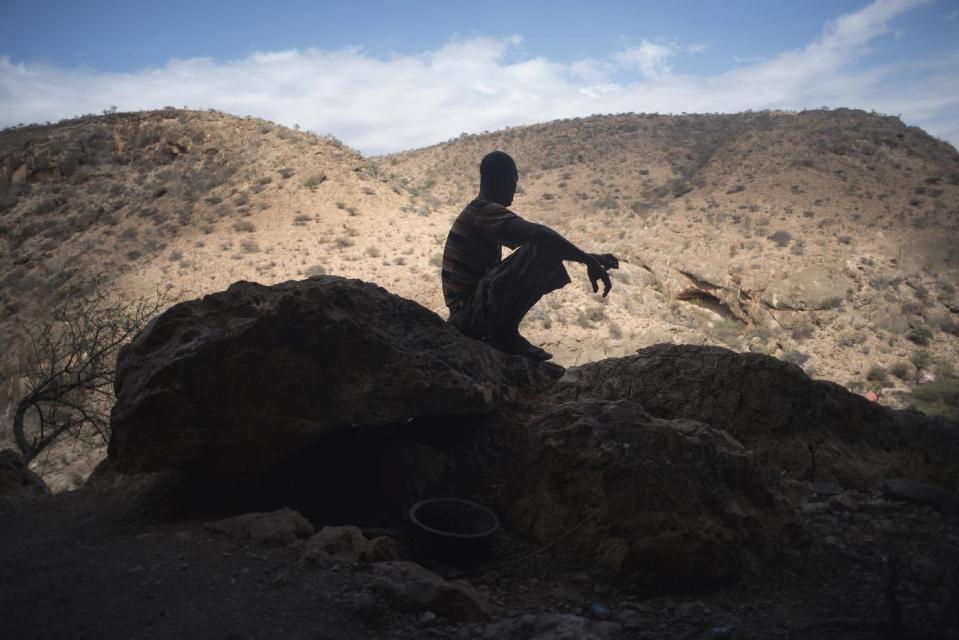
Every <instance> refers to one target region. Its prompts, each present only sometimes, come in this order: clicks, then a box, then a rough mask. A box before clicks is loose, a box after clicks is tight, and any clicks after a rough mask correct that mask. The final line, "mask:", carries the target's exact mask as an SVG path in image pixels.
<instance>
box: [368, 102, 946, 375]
mask: <svg viewBox="0 0 959 640" xmlns="http://www.w3.org/2000/svg"><path fill="white" fill-rule="evenodd" d="M497 148H498V149H503V150H505V151H507V152H508V153H510V154H512V155H513V156H514V157H515V158H516V160H517V163H518V165H519V168H520V193H519V194H518V195H517V198H516V200H515V202H514V205H513V209H515V210H516V211H517V212H519V213H520V214H521V215H524V216H526V217H527V218H529V219H531V220H535V221H538V222H544V223H546V224H549V225H552V226H555V227H556V228H557V229H559V230H561V231H562V232H564V233H566V234H568V235H569V237H570V238H571V239H573V240H574V241H575V242H577V243H580V244H581V245H582V246H583V247H584V248H587V250H589V248H592V250H595V251H597V252H599V251H604V252H605V251H612V252H614V253H616V254H618V255H619V256H620V257H621V258H623V259H625V260H626V261H627V262H628V264H627V265H626V266H625V267H624V268H623V269H621V270H620V272H619V273H617V274H616V275H617V276H618V277H617V281H618V282H617V283H616V284H615V285H614V290H613V293H612V294H611V295H610V297H609V299H608V300H606V301H604V300H602V299H600V298H595V297H594V298H592V299H591V298H590V297H589V296H583V295H582V292H583V291H584V290H585V287H586V284H585V282H584V280H585V279H584V278H582V277H580V279H579V280H578V281H575V280H574V284H575V287H573V288H569V289H575V291H563V292H561V293H560V294H558V295H556V296H555V298H556V300H550V301H549V302H548V304H547V305H545V306H544V305H540V307H539V308H537V309H536V310H534V315H533V317H532V318H531V320H530V322H528V323H527V325H528V328H527V331H528V332H529V333H530V335H531V337H532V338H534V339H535V340H539V341H541V342H547V343H550V344H551V345H552V347H553V348H554V349H556V350H557V351H559V352H560V353H562V354H563V356H562V357H561V360H563V361H566V362H576V361H578V362H583V361H587V360H594V359H597V358H598V357H602V356H603V355H619V354H621V353H629V352H632V351H633V350H634V349H635V348H637V347H639V346H644V345H647V344H653V343H655V342H660V341H677V342H691V343H704V342H705V343H719V344H725V345H728V346H731V347H733V348H736V349H740V350H746V349H749V350H754V351H763V352H767V353H772V354H776V355H778V356H780V357H784V358H787V359H790V360H792V361H794V362H796V363H797V364H802V365H803V366H804V367H805V368H806V370H807V371H809V372H810V373H812V374H813V375H816V376H820V377H825V378H830V379H833V380H836V381H838V382H840V383H843V384H849V385H850V386H852V387H853V388H859V389H861V388H863V387H864V386H867V385H868V386H869V387H880V386H893V385H894V383H895V384H898V385H899V386H903V385H904V383H905V384H908V383H911V382H914V379H915V376H916V375H917V373H918V371H917V367H916V366H915V364H919V365H921V368H929V369H933V370H935V369H936V368H938V369H941V370H942V371H943V372H944V373H946V374H949V373H950V372H951V371H952V363H953V362H954V361H955V359H956V354H957V345H959V342H957V339H956V333H957V329H956V326H957V325H956V318H955V314H956V312H957V311H959V302H957V298H956V290H955V286H956V283H957V281H959V278H957V275H959V245H957V240H959V155H957V154H956V150H955V149H954V148H953V147H951V146H950V145H948V144H946V143H943V142H941V141H938V140H936V139H934V138H932V137H930V136H929V135H927V134H925V133H924V132H923V131H921V130H919V129H916V128H914V127H907V126H905V125H903V124H902V122H900V121H899V120H898V119H897V118H893V117H882V116H876V115H870V114H867V113H865V112H861V111H850V110H845V109H840V110H835V111H810V112H802V113H746V114H738V115H690V116H651V115H617V116H594V117H590V118H585V119H574V120H565V121H559V122H552V123H546V124H540V125H534V126H529V127H520V128H515V129H508V130H505V131H500V132H496V133H490V134H484V135H478V136H462V137H460V138H459V139H457V140H453V141H450V142H447V143H444V144H440V145H436V146H433V147H429V148H426V149H421V150H415V151H408V152H404V153H399V154H395V155H390V156H386V157H383V158H379V159H378V161H379V162H380V164H381V166H382V167H383V172H386V171H390V172H392V173H393V175H394V177H395V179H396V180H398V181H399V182H401V183H402V184H404V185H406V186H408V187H410V188H411V190H412V191H413V193H414V194H415V195H416V196H417V197H418V199H419V201H420V202H422V203H423V204H424V205H426V206H430V207H434V208H437V209H439V210H444V211H448V212H454V211H456V210H457V209H458V207H459V206H460V203H462V202H464V201H467V200H468V199H469V198H470V197H472V195H473V193H474V191H475V189H476V186H475V183H476V175H475V174H476V165H477V162H478V159H479V158H481V157H482V155H483V154H484V153H486V152H488V151H489V150H492V149H497ZM574 278H575V276H574ZM910 338H911V339H910ZM873 367H882V368H883V369H885V370H886V371H888V370H890V369H895V370H896V371H897V373H900V374H901V377H902V378H903V380H897V379H896V378H895V377H894V376H889V375H888V374H887V375H886V378H887V379H883V380H871V381H868V382H867V381H866V380H865V378H866V377H867V374H868V373H869V370H870V369H872V368H873ZM872 377H873V378H882V377H883V376H882V375H881V374H880V372H879V371H878V370H876V371H874V372H873V376H872Z"/></svg>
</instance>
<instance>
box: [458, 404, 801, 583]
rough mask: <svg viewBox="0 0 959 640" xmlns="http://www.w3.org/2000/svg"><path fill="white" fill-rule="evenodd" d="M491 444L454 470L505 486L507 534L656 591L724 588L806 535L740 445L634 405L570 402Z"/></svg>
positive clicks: (499, 433)
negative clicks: (509, 531) (583, 560)
mask: <svg viewBox="0 0 959 640" xmlns="http://www.w3.org/2000/svg"><path fill="white" fill-rule="evenodd" d="M483 435H484V438H487V439H488V440H489V441H490V442H493V443H496V444H494V445H493V446H492V447H490V448H486V447H484V446H473V447H470V448H464V450H462V451H459V452H457V453H456V454H454V456H453V462H454V464H453V465H451V468H453V469H459V470H460V473H462V475H463V476H471V477H473V478H475V479H476V481H477V482H478V483H479V484H480V485H487V486H489V487H497V486H498V487H499V491H498V493H497V494H492V495H490V494H487V495H484V496H483V499H485V500H489V501H490V504H495V505H497V506H498V507H499V509H500V510H501V512H502V513H503V516H504V520H505V522H506V524H507V526H509V527H510V528H511V529H513V530H515V531H518V532H520V533H522V534H526V535H530V536H531V537H532V538H534V539H535V540H536V541H537V542H538V543H541V544H550V543H554V542H557V541H559V544H558V548H559V549H560V550H561V551H563V552H564V553H566V554H569V555H572V556H575V557H581V558H588V559H589V560H590V564H591V565H592V566H597V567H605V568H606V569H607V570H608V571H609V572H610V574H611V575H612V576H615V577H616V578H617V579H619V580H621V581H623V582H625V583H630V584H633V585H636V586H639V587H640V588H642V589H643V590H645V591H648V592H661V591H686V592H688V591H699V590H704V589H708V588H711V587H715V586H717V585H719V584H722V583H724V582H728V581H731V580H733V579H735V578H736V577H737V576H739V575H740V574H742V573H744V572H749V571H752V570H756V569H758V568H759V567H761V566H762V565H763V564H765V563H766V562H768V561H769V560H770V559H771V558H775V557H777V556H779V555H780V554H781V553H782V551H783V549H784V548H786V547H787V546H789V545H790V544H794V543H796V542H797V541H798V540H799V539H800V537H801V529H800V527H799V526H798V524H797V522H796V517H795V514H794V512H793V510H792V509H791V508H790V507H789V505H788V504H787V503H786V501H785V499H784V498H783V497H782V494H781V493H779V492H778V490H777V488H776V487H775V485H767V484H765V483H764V478H763V476H762V474H761V473H760V471H759V469H757V467H756V466H755V464H754V463H753V460H752V456H751V455H750V454H749V453H748V452H747V451H746V450H745V449H744V448H743V446H742V445H741V444H740V443H739V442H737V441H736V440H735V439H734V438H733V437H731V436H730V435H729V434H728V433H726V432H725V431H721V430H719V429H714V428H712V427H710V426H708V425H705V424H702V423H699V422H695V421H692V420H683V419H679V420H661V419H658V418H654V417H653V416H651V415H650V414H649V413H647V412H646V411H645V410H644V409H643V407H642V406H640V405H639V404H638V403H636V402H633V401H631V400H618V401H614V400H579V401H575V400H574V401H569V402H564V403H561V404H559V405H558V406H552V407H549V408H548V409H546V410H545V412H544V413H543V414H542V415H540V416H539V417H537V418H533V419H532V420H531V421H529V422H528V423H525V424H523V425H522V426H519V425H513V424H511V423H510V422H508V421H506V420H500V421H498V422H495V423H494V424H491V425H490V428H489V430H488V432H487V433H485V434H483ZM506 442H511V443H512V444H511V445H509V446H503V443H506ZM460 480H461V478H457V479H456V481H454V484H466V485H467V486H468V481H467V482H466V483H460Z"/></svg>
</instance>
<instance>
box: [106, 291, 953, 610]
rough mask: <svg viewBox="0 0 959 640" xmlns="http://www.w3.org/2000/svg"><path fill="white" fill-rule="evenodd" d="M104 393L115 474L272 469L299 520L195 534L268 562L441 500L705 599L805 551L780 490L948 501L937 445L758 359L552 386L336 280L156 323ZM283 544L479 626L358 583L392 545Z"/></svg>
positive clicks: (257, 519) (570, 375)
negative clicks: (931, 485)
mask: <svg viewBox="0 0 959 640" xmlns="http://www.w3.org/2000/svg"><path fill="white" fill-rule="evenodd" d="M119 372H120V373H119V375H118V378H117V397H118V401H117V405H116V407H115V408H114V412H113V416H112V417H113V429H114V431H113V435H112V439H111V442H110V456H111V460H112V461H113V463H114V464H115V465H116V467H117V468H118V469H119V470H120V471H121V472H129V471H144V470H151V469H160V468H165V467H199V468H202V469H203V471H205V472H207V473H210V472H217V471H228V472H236V471H247V470H266V469H267V468H268V467H271V466H272V468H271V469H270V470H269V471H268V472H267V473H264V474H262V477H263V478H272V479H271V480H270V481H269V482H268V483H266V485H264V486H267V485H268V486H270V487H273V488H274V489H273V490H276V488H277V487H279V488H280V489H279V491H280V493H281V494H282V496H281V497H282V498H283V499H284V500H285V501H284V502H283V503H282V504H289V505H291V506H294V507H296V508H297V509H299V510H300V512H301V513H302V514H304V515H305V516H306V517H308V518H309V519H310V520H311V521H312V523H311V522H308V521H307V520H305V519H303V518H302V517H300V516H299V514H296V512H292V511H289V510H285V511H277V512H274V513H273V514H248V515H246V516H241V517H240V518H238V519H232V520H226V521H221V522H218V523H214V524H213V525H211V527H212V528H214V529H215V530H221V531H224V532H225V533H228V534H230V535H235V536H239V537H243V538H249V539H252V540H256V541H260V542H262V543H263V544H288V543H290V542H291V541H293V540H294V539H296V538H298V537H299V538H302V537H306V536H308V535H310V534H312V532H313V529H312V526H313V525H314V524H315V525H321V524H342V523H346V522H349V523H351V524H358V523H362V521H363V520H364V519H368V520H369V521H377V520H379V521H383V520H394V519H395V518H396V517H397V516H398V515H399V514H400V513H403V512H404V505H405V506H407V507H408V505H409V504H410V503H411V500H413V499H419V498H422V497H423V496H425V495H441V494H442V495H454V496H462V497H466V498H475V499H478V500H480V501H481V502H483V503H484V504H487V505H489V506H491V507H493V508H494V509H495V510H496V511H497V512H498V514H499V515H500V516H501V518H502V519H503V521H504V523H505V524H506V525H507V527H508V528H510V529H511V530H513V531H515V532H519V533H520V534H522V535H524V536H529V537H530V538H532V539H533V540H535V541H536V543H537V544H540V545H550V546H555V547H556V549H557V550H558V551H560V552H561V553H564V554H567V555H570V556H573V557H576V558H579V559H583V560H586V561H588V562H589V564H590V565H592V566H593V567H602V568H603V571H604V572H606V573H608V574H609V575H610V576H612V577H614V578H615V579H616V580H618V581H620V582H621V583H623V584H628V585H631V586H633V587H637V588H639V589H641V590H642V591H644V592H647V593H661V592H669V591H672V592H676V591H679V592H689V591H699V590H703V589H708V588H711V587H714V586H717V585H720V584H723V583H725V582H729V581H732V580H734V579H736V578H737V577H738V576H740V575H742V574H744V573H750V572H753V571H758V570H759V569H760V568H761V567H763V566H765V565H767V564H769V563H770V562H771V561H773V560H774V559H775V558H778V557H782V556H784V555H788V554H789V552H790V548H792V549H793V551H795V548H796V547H801V546H803V544H804V531H803V528H802V527H801V526H800V525H799V524H798V523H799V521H800V519H799V518H797V516H796V505H795V504H791V503H790V502H789V501H788V500H787V498H786V493H787V491H792V490H793V489H795V488H796V486H797V485H800V483H798V482H796V480H797V479H809V480H819V481H821V482H819V483H818V484H819V485H825V484H826V483H827V482H828V483H831V484H835V485H836V486H837V491H841V490H842V489H841V488H840V485H841V486H843V487H849V486H850V485H852V486H872V487H876V486H878V482H879V480H880V479H882V478H883V477H891V476H893V475H895V476H906V477H916V476H917V475H918V476H919V477H922V478H923V479H926V480H929V479H931V480H936V481H938V482H940V483H947V484H948V485H949V486H951V483H952V482H954V481H955V474H956V468H957V467H956V465H957V463H956V462H955V460H956V459H959V456H957V455H956V454H957V453H959V434H957V430H956V428H955V426H954V425H952V424H949V423H945V422H942V421H939V420H935V419H931V418H927V417H925V416H923V415H922V414H918V413H915V412H897V411H892V410H889V409H886V408H883V407H880V406H878V405H876V404H875V403H870V402H868V401H866V400H865V399H863V398H861V397H859V396H857V395H855V394H852V393H850V392H848V391H847V390H845V389H844V388H842V387H840V386H838V385H835V384H832V383H828V382H821V381H815V380H811V379H810V378H809V377H808V376H807V375H806V374H805V373H804V372H803V371H802V370H801V369H800V368H798V367H796V366H794V365H791V364H788V363H785V362H782V361H779V360H776V359H775V358H771V357H769V356H764V355H759V354H737V353H734V352H732V351H729V350H726V349H722V348H717V347H698V346H691V345H667V344H660V345H656V346H653V347H650V348H647V349H643V350H641V351H639V352H638V353H637V354H636V355H634V356H630V357H626V358H611V359H608V360H603V361H600V362H595V363H591V364H587V365H584V366H581V367H577V368H574V369H571V370H570V371H568V372H567V374H566V375H565V376H564V377H562V379H560V380H559V381H558V382H557V380H556V378H557V368H556V367H551V366H549V365H542V364H535V363H532V362H530V361H527V360H525V359H522V358H517V357H512V356H507V355H504V354H502V353H499V352H497V351H495V350H493V349H491V348H489V347H488V346H486V345H484V344H482V343H479V342H476V341H473V340H469V339H467V338H464V337H462V336H461V335H459V334H458V333H457V332H455V331H454V330H452V329H450V328H449V327H448V326H447V325H446V323H444V322H443V321H442V320H440V319H439V318H438V317H437V316H436V315H435V314H433V313H431V312H429V311H427V310H426V309H424V308H423V307H421V306H419V305H417V304H415V303H413V302H410V301H408V300H404V299H402V298H399V297H397V296H394V295H391V294H389V293H387V292H386V291H384V290H382V289H380V288H378V287H375V286H373V285H369V284H366V283H363V282H360V281H356V280H345V279H343V278H337V277H321V278H315V279H310V280H307V281H303V282H287V283H283V284H280V285H275V286H273V287H264V286H260V285H256V284H252V283H245V282H241V283H237V284H235V285H233V286H232V287H230V289H228V290H227V291H225V292H222V293H218V294H215V295H212V296H207V297H206V298H204V299H202V300H197V301H192V302H187V303H183V304H180V305H177V306H175V307H173V308H172V309H170V310H169V311H168V312H167V313H165V314H163V315H162V316H160V317H159V318H158V319H157V320H155V321H154V322H153V323H152V324H151V325H150V326H149V327H148V328H147V329H146V330H145V331H144V332H143V334H141V335H140V336H138V337H137V339H136V340H135V341H134V342H133V343H132V344H131V345H130V346H129V347H128V348H126V349H125V350H124V351H123V352H122V353H121V356H120V362H119ZM467 415H469V416H471V417H470V419H468V420H467V419H466V418H465V417H464V416H467ZM277 461H282V464H279V465H277V464H276V462H277ZM204 477H207V476H204ZM823 481H825V482H823ZM790 483H791V484H790ZM787 485H788V486H787ZM304 487H305V488H306V489H305V490H303V488H304ZM344 505H352V506H356V507H358V508H357V509H354V510H352V511H343V507H344ZM359 507H362V508H359ZM290 514H296V516H297V517H295V518H294V517H292V516H291V515H290ZM301 544H302V545H303V547H304V548H303V552H302V559H303V562H304V563H305V564H308V565H314V564H315V565H323V564H324V563H326V562H344V561H345V562H350V563H352V562H364V563H374V565H375V567H374V569H373V573H374V574H375V576H376V577H377V581H376V584H377V585H378V587H377V589H376V590H377V591H379V592H380V594H381V595H383V596H384V597H386V598H387V599H390V600H395V601H396V602H397V603H399V605H398V606H400V607H401V608H410V609H411V610H428V611H432V612H434V613H436V614H439V615H446V616H449V617H452V618H458V619H480V618H482V617H483V615H484V613H483V606H482V605H481V604H477V601H476V599H475V598H474V597H473V594H472V593H470V592H469V591H468V590H466V591H464V588H463V587H462V586H457V585H456V584H455V583H446V582H437V581H438V580H439V579H438V578H435V577H433V576H432V575H431V574H430V575H427V574H424V573H423V572H425V571H426V570H425V569H422V568H421V567H419V568H417V567H414V566H411V565H410V564H409V563H404V562H398V561H397V562H385V563H383V562H377V560H383V559H387V558H389V559H395V558H398V557H400V551H399V546H398V545H397V544H395V542H394V541H391V540H389V539H386V538H382V539H380V538H378V539H375V540H372V541H368V540H367V539H366V538H365V536H363V534H362V532H361V530H360V529H358V528H356V527H355V526H338V527H325V528H323V529H322V530H321V531H320V533H318V534H316V535H315V536H313V537H312V538H311V539H310V540H309V542H303V543H301ZM427 573H428V572H427ZM417 594H420V595H417ZM422 594H428V597H427V595H422ZM421 596H422V597H421Z"/></svg>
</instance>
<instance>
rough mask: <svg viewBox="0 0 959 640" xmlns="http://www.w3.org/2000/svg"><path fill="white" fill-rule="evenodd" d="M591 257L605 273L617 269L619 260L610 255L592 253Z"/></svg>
mask: <svg viewBox="0 0 959 640" xmlns="http://www.w3.org/2000/svg"><path fill="white" fill-rule="evenodd" d="M592 256H593V257H594V258H596V261H597V262H598V263H599V265H600V266H601V267H602V268H603V270H605V271H609V270H610V269H619V258H617V257H616V256H614V255H613V254H611V253H594V254H592Z"/></svg>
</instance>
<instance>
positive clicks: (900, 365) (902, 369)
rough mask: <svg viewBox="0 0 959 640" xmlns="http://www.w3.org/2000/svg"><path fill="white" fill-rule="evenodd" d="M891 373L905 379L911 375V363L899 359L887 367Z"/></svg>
mask: <svg viewBox="0 0 959 640" xmlns="http://www.w3.org/2000/svg"><path fill="white" fill-rule="evenodd" d="M889 371H890V373H892V375H894V376H896V377H897V378H899V379H900V380H907V379H909V377H910V376H911V375H912V371H913V369H912V365H910V364H909V363H908V362H905V361H899V362H897V363H896V364H894V365H892V367H890V369H889Z"/></svg>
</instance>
